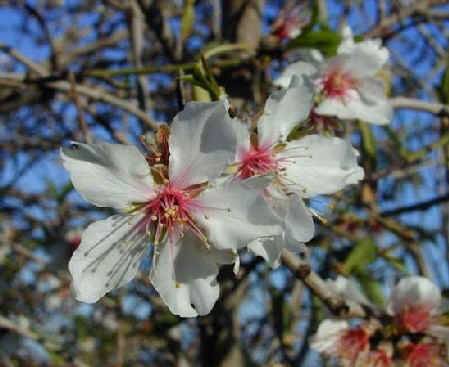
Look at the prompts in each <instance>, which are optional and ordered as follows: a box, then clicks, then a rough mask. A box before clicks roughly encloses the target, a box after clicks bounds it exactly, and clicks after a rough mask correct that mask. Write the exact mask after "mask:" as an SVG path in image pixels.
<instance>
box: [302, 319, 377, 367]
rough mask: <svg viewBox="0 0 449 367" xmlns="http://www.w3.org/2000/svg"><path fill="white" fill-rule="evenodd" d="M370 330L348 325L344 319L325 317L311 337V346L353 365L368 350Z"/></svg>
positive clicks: (344, 363)
mask: <svg viewBox="0 0 449 367" xmlns="http://www.w3.org/2000/svg"><path fill="white" fill-rule="evenodd" d="M369 338H370V332H369V331H368V330H367V329H366V328H364V327H362V326H350V325H349V324H348V322H347V321H344V320H332V319H325V320H323V321H322V322H321V323H320V326H319V327H318V330H317V332H316V334H315V335H314V336H313V337H312V341H311V344H310V346H311V348H313V349H315V350H317V351H318V352H320V353H322V354H324V355H326V356H328V357H334V358H337V359H338V360H340V362H342V364H343V365H344V366H345V365H347V366H354V365H355V363H356V361H357V360H359V359H361V358H364V357H365V355H366V354H367V353H368V351H369Z"/></svg>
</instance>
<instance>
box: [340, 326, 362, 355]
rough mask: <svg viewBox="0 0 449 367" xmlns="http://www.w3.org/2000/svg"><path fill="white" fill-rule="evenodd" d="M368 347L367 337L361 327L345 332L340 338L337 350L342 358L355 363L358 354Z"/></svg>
mask: <svg viewBox="0 0 449 367" xmlns="http://www.w3.org/2000/svg"><path fill="white" fill-rule="evenodd" d="M368 347H369V335H368V333H367V332H366V331H365V330H364V329H363V328H361V327H355V328H352V329H349V330H347V331H345V333H344V334H343V335H342V336H341V338H340V341H339V345H338V350H339V351H340V355H341V357H342V358H344V359H347V360H350V361H355V360H356V359H357V357H358V356H359V354H360V353H361V352H363V351H365V350H366V349H367V348H368Z"/></svg>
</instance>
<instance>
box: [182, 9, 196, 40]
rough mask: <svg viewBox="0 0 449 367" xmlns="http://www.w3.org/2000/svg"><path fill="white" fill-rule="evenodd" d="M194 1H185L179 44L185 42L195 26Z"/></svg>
mask: <svg viewBox="0 0 449 367" xmlns="http://www.w3.org/2000/svg"><path fill="white" fill-rule="evenodd" d="M194 5H195V0H186V1H185V2H184V9H183V12H182V19H181V35H180V37H181V43H182V42H183V41H184V40H186V39H187V38H188V37H189V36H190V35H191V34H192V30H193V25H194V24H195V6H194Z"/></svg>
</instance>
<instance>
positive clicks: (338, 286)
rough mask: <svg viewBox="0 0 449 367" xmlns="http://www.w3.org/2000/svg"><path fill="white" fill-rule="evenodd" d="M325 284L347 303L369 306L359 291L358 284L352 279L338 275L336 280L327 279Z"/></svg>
mask: <svg viewBox="0 0 449 367" xmlns="http://www.w3.org/2000/svg"><path fill="white" fill-rule="evenodd" d="M326 283H327V284H328V286H329V287H330V288H331V289H332V290H333V291H334V292H335V293H337V294H338V295H339V296H340V297H342V298H344V299H346V300H348V301H353V302H355V303H358V304H362V305H370V304H371V303H370V301H368V299H367V298H366V297H365V295H364V294H363V293H362V291H361V290H360V288H359V286H358V284H357V283H356V282H355V281H354V280H352V279H348V278H345V277H343V276H341V275H339V276H338V277H337V279H335V280H332V279H328V280H327V281H326Z"/></svg>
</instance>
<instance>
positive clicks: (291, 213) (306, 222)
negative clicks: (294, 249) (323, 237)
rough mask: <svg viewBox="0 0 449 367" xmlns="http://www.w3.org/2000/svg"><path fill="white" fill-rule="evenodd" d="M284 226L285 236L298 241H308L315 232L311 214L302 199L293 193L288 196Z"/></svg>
mask: <svg viewBox="0 0 449 367" xmlns="http://www.w3.org/2000/svg"><path fill="white" fill-rule="evenodd" d="M284 227H285V230H286V232H287V238H293V239H294V240H296V241H298V242H300V243H303V242H308V241H310V240H311V239H312V237H313V235H314V233H315V224H314V223H313V218H312V214H311V213H310V211H309V209H307V208H306V206H305V205H304V202H303V201H302V199H301V198H299V197H298V196H297V195H295V194H293V195H289V196H288V206H287V214H286V216H285V218H284Z"/></svg>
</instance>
